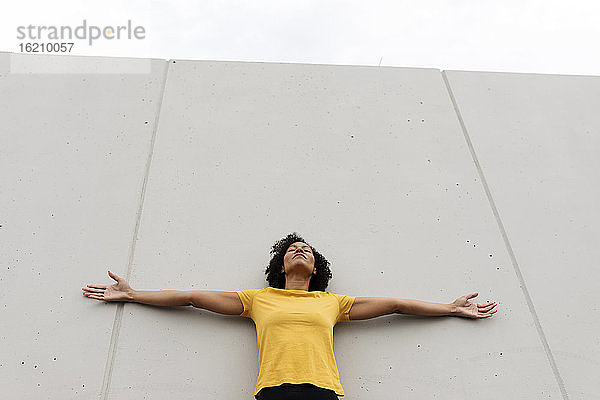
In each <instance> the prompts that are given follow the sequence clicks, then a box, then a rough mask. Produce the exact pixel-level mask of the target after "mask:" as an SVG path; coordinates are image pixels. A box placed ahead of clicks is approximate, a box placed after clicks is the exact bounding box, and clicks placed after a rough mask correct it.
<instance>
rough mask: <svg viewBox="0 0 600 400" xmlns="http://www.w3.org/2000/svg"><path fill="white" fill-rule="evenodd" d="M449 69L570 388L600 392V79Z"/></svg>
mask: <svg viewBox="0 0 600 400" xmlns="http://www.w3.org/2000/svg"><path fill="white" fill-rule="evenodd" d="M446 74H447V76H448V81H449V83H450V86H451V87H452V90H453V92H454V94H455V97H456V100H457V104H458V106H459V110H460V114H461V115H462V117H463V120H464V124H465V128H466V130H467V132H468V134H469V136H470V138H471V140H472V143H473V148H474V151H475V153H476V154H477V155H478V157H479V159H480V160H481V168H482V170H483V171H484V173H485V176H486V177H487V180H488V183H489V185H488V186H489V191H490V196H491V197H492V198H493V200H494V202H495V204H496V208H497V209H498V214H499V217H500V219H501V223H502V225H503V226H504V230H505V235H506V237H507V238H508V241H509V242H510V247H511V249H512V253H513V260H512V262H513V264H514V265H515V266H516V267H517V268H518V269H519V270H520V272H521V274H522V280H523V282H524V284H525V286H526V287H527V289H528V293H529V296H530V303H531V304H532V305H535V307H534V310H535V314H536V317H537V321H536V322H537V324H538V325H539V327H541V328H543V332H544V333H545V337H546V338H547V342H548V344H547V353H548V356H549V359H551V358H553V359H554V362H555V374H556V375H557V376H558V377H559V379H562V380H563V381H564V390H563V392H564V393H568V394H570V395H571V396H570V398H574V399H593V398H597V397H599V396H600V382H599V381H598V379H597V377H598V372H599V371H600V334H599V333H598V328H599V327H600V294H599V292H598V282H599V281H600V268H599V263H598V258H597V256H596V255H595V253H594V248H596V247H597V244H598V243H599V241H600V229H599V226H600V211H599V210H598V205H599V204H600V185H599V182H600V161H599V160H598V150H599V149H600V136H598V133H599V131H600V130H599V128H600V116H599V115H598V113H597V112H596V111H595V110H598V109H600V96H599V95H598V94H599V93H600V77H589V76H560V75H541V74H502V73H473V72H466V71H447V72H446ZM538 329H539V328H538Z"/></svg>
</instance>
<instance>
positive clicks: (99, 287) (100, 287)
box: [87, 285, 106, 289]
mask: <svg viewBox="0 0 600 400" xmlns="http://www.w3.org/2000/svg"><path fill="white" fill-rule="evenodd" d="M87 287H92V288H98V289H106V285H87Z"/></svg>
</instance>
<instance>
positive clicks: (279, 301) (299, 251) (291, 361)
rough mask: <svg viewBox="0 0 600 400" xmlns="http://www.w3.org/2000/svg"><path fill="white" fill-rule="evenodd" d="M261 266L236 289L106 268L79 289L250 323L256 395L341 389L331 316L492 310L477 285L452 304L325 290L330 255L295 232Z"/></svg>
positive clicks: (280, 396) (261, 398) (333, 394)
mask: <svg viewBox="0 0 600 400" xmlns="http://www.w3.org/2000/svg"><path fill="white" fill-rule="evenodd" d="M271 254H272V258H271V261H270V262H269V266H268V267H267V269H266V271H265V274H266V275H267V279H266V280H267V282H268V283H269V287H266V288H263V289H248V290H239V291H235V292H221V291H177V290H159V291H138V290H133V289H132V288H131V287H130V286H129V285H128V284H127V282H126V281H125V280H124V279H123V278H120V277H118V276H117V275H115V274H113V273H112V272H110V271H108V274H109V276H110V277H111V278H113V279H114V280H116V281H117V283H116V284H113V285H110V286H106V285H87V287H86V288H82V290H83V291H84V292H83V294H84V295H85V296H87V297H89V298H92V299H98V300H105V301H132V302H138V303H145V304H152V305H158V306H182V305H192V306H194V307H198V308H203V309H206V310H210V311H213V312H217V313H220V314H226V315H239V316H242V317H247V318H251V319H252V320H253V321H254V323H255V324H256V332H257V339H258V363H259V374H258V380H257V383H256V387H255V389H254V393H253V394H254V396H255V398H256V399H257V400H296V399H298V400H300V399H302V400H303V399H307V398H310V399H315V400H321V399H322V400H330V399H339V398H338V397H337V395H340V396H343V395H344V390H343V389H342V386H341V384H340V379H339V374H338V369H337V365H336V362H335V358H334V355H333V327H334V325H335V324H337V323H338V322H342V321H350V320H362V319H369V318H375V317H379V316H382V315H387V314H393V313H398V314H412V315H426V316H438V315H451V316H461V317H468V318H487V317H491V316H492V315H493V314H494V313H495V312H496V311H497V310H494V309H493V308H494V307H495V306H496V303H495V302H488V303H484V304H479V303H471V302H469V299H471V298H473V297H476V296H477V293H471V294H468V295H464V296H461V297H459V298H458V299H456V300H455V301H454V302H453V303H452V304H438V303H428V302H424V301H420V300H406V299H396V298H386V297H352V296H345V295H341V294H335V293H330V292H326V291H324V290H325V288H327V285H328V283H329V280H330V279H331V270H330V269H329V261H327V260H326V259H325V257H323V256H322V255H321V254H320V253H319V252H318V251H316V250H315V249H314V248H313V247H312V246H310V245H309V244H308V243H307V242H306V241H305V240H304V239H303V238H302V237H300V236H299V235H298V234H297V233H295V232H294V233H292V234H289V235H287V236H286V237H285V238H283V239H281V240H279V241H277V242H275V244H274V245H273V247H272V249H271Z"/></svg>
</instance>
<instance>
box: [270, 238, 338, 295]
mask: <svg viewBox="0 0 600 400" xmlns="http://www.w3.org/2000/svg"><path fill="white" fill-rule="evenodd" d="M295 242H303V243H306V244H307V245H308V246H310V249H311V250H312V252H313V256H314V258H315V269H316V271H317V272H316V274H315V275H313V276H311V278H310V282H309V284H308V291H309V292H313V291H323V292H324V291H325V289H326V288H327V285H328V284H329V280H330V279H331V276H332V275H331V270H330V269H329V265H330V264H329V261H327V259H326V258H325V257H323V255H322V254H321V253H319V252H318V251H317V250H315V248H314V247H312V246H311V245H310V244H309V243H307V242H306V240H304V239H303V238H302V237H301V236H300V235H299V234H298V233H296V232H294V233H290V234H289V235H287V236H286V237H284V238H283V239H280V240H278V241H276V242H275V244H274V245H273V247H272V248H271V251H270V254H273V257H271V261H269V266H268V267H267V269H266V270H265V274H266V275H267V282H269V286H271V287H274V288H278V289H285V273H283V272H281V269H282V268H283V256H284V255H285V252H286V251H287V249H288V248H289V247H290V246H291V245H292V244H293V243H295Z"/></svg>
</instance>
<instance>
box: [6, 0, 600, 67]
mask: <svg viewBox="0 0 600 400" xmlns="http://www.w3.org/2000/svg"><path fill="white" fill-rule="evenodd" d="M8 4H10V7H8ZM84 19H85V20H86V21H87V25H88V26H89V25H95V26H98V27H101V28H104V27H106V26H113V27H115V26H118V25H127V21H128V20H131V23H132V25H133V26H134V27H135V26H143V27H144V29H145V32H146V35H145V39H143V40H127V39H121V40H112V41H111V40H106V39H98V40H96V41H95V42H94V43H93V45H92V46H90V45H89V44H88V42H87V41H86V40H75V41H74V42H75V45H74V47H73V51H72V52H71V53H70V54H74V55H102V56H115V57H144V58H145V57H151V58H164V59H193V60H227V61H259V62H289V63H309V64H346V65H379V64H380V63H381V65H382V66H395V67H424V68H438V69H446V70H447V69H455V70H468V71H501V72H530V73H533V72H536V73H550V74H567V75H600V51H599V50H598V49H599V48H600V46H599V44H598V39H599V38H600V2H599V1H597V0H585V1H583V0H582V1H578V0H572V1H554V0H544V1H539V0H535V1H527V0H518V1H514V0H504V1H499V0H498V1H490V0H462V1H461V0H454V1H453V0H445V1H443V0H415V1H403V0H396V1H373V0H372V1H367V0H363V1H327V0H321V1H286V0H278V1H263V0H251V1H228V0H219V1H202V0H201V1H198V2H194V1H190V0H188V1H182V0H177V1H169V2H166V1H156V0H145V1H144V0H133V1H127V2H125V1H114V0H105V1H100V2H98V1H94V2H89V1H82V0H79V1H63V0H56V1H40V0H36V1H27V0H26V1H20V2H19V1H9V2H6V3H5V4H4V5H3V10H2V13H0V51H5V52H14V53H19V52H21V49H20V47H19V44H20V43H26V42H32V40H24V39H23V40H19V39H17V27H18V26H28V25H35V26H42V25H43V26H48V25H54V26H58V27H60V26H61V25H68V26H71V27H72V28H73V29H74V28H76V27H77V26H81V25H82V24H83V20H84ZM67 41H68V40H67ZM71 41H73V40H71ZM33 42H39V40H34V41H33ZM43 42H45V43H46V42H48V40H43ZM52 42H57V41H52Z"/></svg>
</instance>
